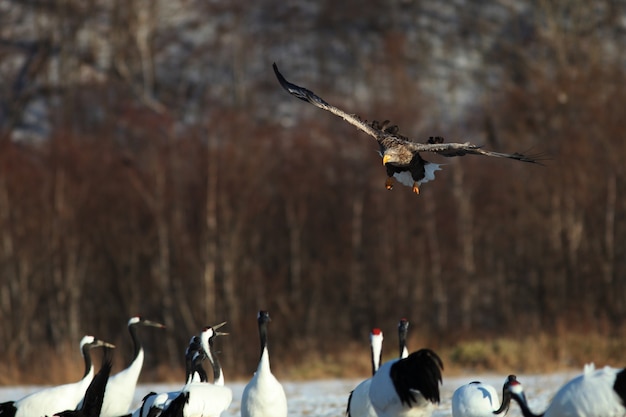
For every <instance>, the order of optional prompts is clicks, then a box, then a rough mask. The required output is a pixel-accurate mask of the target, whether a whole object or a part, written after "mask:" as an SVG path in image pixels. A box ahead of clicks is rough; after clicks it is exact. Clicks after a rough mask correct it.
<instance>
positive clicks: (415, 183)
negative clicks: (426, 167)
mask: <svg viewBox="0 0 626 417" xmlns="http://www.w3.org/2000/svg"><path fill="white" fill-rule="evenodd" d="M413 192H414V193H415V194H419V193H420V189H419V187H418V186H417V182H414V183H413Z"/></svg>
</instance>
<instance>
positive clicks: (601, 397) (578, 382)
mask: <svg viewBox="0 0 626 417" xmlns="http://www.w3.org/2000/svg"><path fill="white" fill-rule="evenodd" d="M621 371H622V369H619V368H611V367H608V366H606V367H604V368H601V369H595V366H594V365H593V364H589V365H586V366H585V368H584V371H583V373H582V374H581V375H579V376H577V377H575V378H574V379H572V380H570V381H569V382H568V383H566V384H565V385H563V387H562V388H561V389H559V391H557V393H556V394H555V395H554V398H553V399H552V402H551V403H550V405H549V406H548V409H547V410H546V412H545V413H544V417H557V416H558V417H623V416H625V415H626V408H625V407H624V404H623V402H622V400H621V398H620V397H619V395H618V394H617V393H616V392H615V390H614V389H613V385H614V384H615V378H616V376H617V374H618V373H619V372H621Z"/></svg>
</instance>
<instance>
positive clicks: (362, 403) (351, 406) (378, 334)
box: [348, 328, 383, 417]
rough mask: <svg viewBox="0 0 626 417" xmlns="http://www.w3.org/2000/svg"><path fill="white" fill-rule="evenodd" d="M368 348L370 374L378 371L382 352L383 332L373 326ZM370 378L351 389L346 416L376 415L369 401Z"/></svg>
mask: <svg viewBox="0 0 626 417" xmlns="http://www.w3.org/2000/svg"><path fill="white" fill-rule="evenodd" d="M370 348H371V354H372V376H374V374H375V373H376V371H378V368H379V367H380V362H381V358H382V354H383V332H382V331H381V330H380V329H378V328H374V329H372V331H371V332H370ZM371 382H372V379H371V378H367V379H366V380H364V381H361V383H359V385H357V386H356V388H354V390H352V392H351V393H350V397H348V416H350V417H376V412H375V411H374V408H373V407H372V403H371V402H370V384H371Z"/></svg>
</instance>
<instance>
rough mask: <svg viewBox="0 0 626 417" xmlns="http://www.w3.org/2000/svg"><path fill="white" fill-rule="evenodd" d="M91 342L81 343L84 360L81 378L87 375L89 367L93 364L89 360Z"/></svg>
mask: <svg viewBox="0 0 626 417" xmlns="http://www.w3.org/2000/svg"><path fill="white" fill-rule="evenodd" d="M91 348H92V346H91V344H90V343H86V344H84V345H83V352H82V353H83V360H84V361H85V372H84V373H83V378H85V377H86V376H87V375H89V372H90V371H91V367H92V365H93V362H92V361H91Z"/></svg>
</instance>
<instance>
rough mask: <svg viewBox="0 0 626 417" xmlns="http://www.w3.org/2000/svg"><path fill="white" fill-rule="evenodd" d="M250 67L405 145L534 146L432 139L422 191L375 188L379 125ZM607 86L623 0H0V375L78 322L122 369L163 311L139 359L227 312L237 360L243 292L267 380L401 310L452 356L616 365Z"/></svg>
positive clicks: (623, 204)
mask: <svg viewBox="0 0 626 417" xmlns="http://www.w3.org/2000/svg"><path fill="white" fill-rule="evenodd" d="M272 62H276V63H277V64H278V66H279V68H280V69H281V71H282V72H283V73H284V74H285V76H286V77H287V79H289V80H291V81H293V82H295V83H297V84H299V85H302V86H305V87H307V88H309V89H312V90H313V91H315V92H316V93H318V94H319V95H321V96H322V97H323V98H324V99H326V100H327V101H329V102H331V103H333V104H335V105H337V106H339V107H342V108H344V109H346V110H347V111H350V112H354V113H357V114H359V115H361V116H362V117H363V118H366V119H368V120H373V119H377V120H384V119H390V120H391V121H392V122H393V123H396V124H398V125H399V126H400V132H401V133H402V134H404V135H406V136H409V137H411V138H414V139H415V140H420V141H423V140H425V139H427V138H428V137H429V136H435V135H441V136H444V137H445V138H446V140H447V141H466V140H470V141H473V142H477V143H482V144H484V145H485V147H486V148H489V149H493V150H497V151H502V152H515V151H518V152H529V153H536V152H544V153H546V154H548V155H549V158H550V160H548V161H545V166H543V167H542V166H534V165H529V164H524V163H519V162H516V161H509V160H498V159H494V158H481V157H476V156H468V157H464V158H454V159H444V158H439V157H437V156H430V158H429V159H430V160H432V161H434V162H439V163H445V164H447V165H446V166H444V169H443V171H440V172H438V173H437V179H436V181H434V182H430V183H427V184H425V185H424V186H423V187H422V192H421V194H420V195H419V196H416V195H414V194H412V193H411V190H410V188H408V187H404V186H401V185H397V186H396V187H395V188H394V189H393V190H392V191H386V190H385V187H384V182H385V170H384V168H383V167H382V166H381V161H380V157H379V156H378V154H377V146H376V144H375V142H374V141H373V140H372V139H371V138H370V137H368V136H366V135H364V134H363V133H361V132H358V131H357V130H356V129H354V128H353V127H351V126H350V125H348V124H346V123H345V122H343V121H342V120H340V119H338V118H336V117H334V116H332V115H330V114H329V113H325V112H323V111H321V110H319V109H317V108H314V107H313V106H310V105H308V104H305V103H303V102H301V101H298V100H296V99H295V98H293V97H291V96H289V95H288V94H287V93H286V92H285V91H284V90H282V89H281V88H280V86H279V84H278V82H277V81H276V79H275V77H274V74H273V72H272V68H271V66H272ZM625 79H626V2H624V1H621V0H598V1H593V2H589V1H586V0H536V1H516V0H491V1H488V0H476V1H468V0H452V1H446V2H440V1H428V0H414V1H411V0H385V1H381V0H371V1H367V2H363V1H362V0H358V1H357V0H345V1H329V0H319V1H306V0H294V1H284V0H261V1H240V0H236V1H232V0H228V1H222V0H212V1H206V0H108V1H107V0H56V1H45V0H19V1H17V0H0V283H1V291H2V293H1V295H0V322H1V323H2V326H0V370H1V372H0V374H2V375H3V376H2V377H1V378H0V382H2V383H9V384H12V383H17V382H23V383H30V382H50V383H51V382H61V381H66V380H67V379H68V378H69V377H70V376H77V375H79V374H80V373H81V366H79V365H78V364H79V363H80V357H79V352H78V342H79V340H80V338H81V337H82V336H83V335H84V334H93V335H95V336H97V337H99V338H102V339H105V340H108V341H110V342H113V343H117V344H118V346H119V349H118V353H117V355H118V356H117V357H118V358H119V359H118V360H117V363H116V367H119V368H121V367H122V366H124V365H125V364H126V363H127V361H128V360H129V355H130V347H129V345H130V338H129V337H128V335H127V332H126V328H125V326H126V321H127V320H128V318H129V317H130V316H131V315H135V314H142V315H143V316H145V317H147V318H150V319H155V320H160V321H162V322H163V323H165V324H166V325H167V327H168V329H167V330H166V331H164V332H162V331H159V330H149V329H145V330H141V336H142V339H143V341H144V343H145V345H146V348H147V355H146V366H145V367H144V376H143V379H144V380H156V379H168V378H169V379H172V380H181V381H182V379H183V375H184V373H183V372H182V371H181V370H180V369H181V368H182V365H183V352H184V348H185V347H186V344H187V341H188V340H189V337H190V336H191V335H192V334H194V333H197V332H198V331H199V330H201V329H202V327H204V326H205V325H207V324H215V323H218V322H221V321H224V320H227V321H228V326H227V327H225V329H227V330H226V331H228V332H230V336H229V337H227V338H223V339H221V340H220V341H219V345H220V346H219V347H220V350H221V352H222V354H221V355H222V356H221V357H222V362H223V366H224V369H225V373H226V376H227V378H229V377H231V378H232V377H247V376H249V375H250V374H251V373H252V372H253V370H254V369H255V367H256V361H257V359H258V335H257V330H256V313H257V310H258V309H259V308H263V309H267V310H269V311H270V314H271V316H272V318H273V322H272V324H271V325H270V345H271V346H270V349H271V351H272V358H273V369H274V370H275V371H276V372H277V373H278V374H279V375H283V376H284V377H290V378H297V377H307V376H324V375H326V376H332V375H344V372H349V371H350V370H353V371H354V370H356V371H357V372H360V371H362V372H363V373H364V374H366V373H367V372H368V366H369V365H368V364H369V362H368V355H369V349H368V346H367V343H368V342H367V340H368V339H367V338H368V332H369V330H370V329H371V327H373V326H377V327H381V328H382V329H383V331H384V332H385V334H386V336H387V344H386V348H385V352H386V354H387V355H389V356H393V355H395V352H396V338H395V329H396V323H397V321H398V319H399V318H401V317H407V318H408V319H409V320H410V321H411V331H410V335H411V344H410V347H411V348H412V349H417V348H418V347H422V346H429V347H433V348H435V349H438V350H440V351H442V352H444V353H445V356H444V357H445V359H446V365H449V366H451V367H452V368H454V366H455V365H454V364H455V363H456V364H458V365H459V366H467V367H471V368H473V369H478V368H482V369H491V368H494V367H497V366H499V365H501V366H504V367H508V368H507V369H510V370H511V371H514V370H516V369H520V368H522V369H534V368H533V366H535V365H536V366H541V364H543V366H549V367H563V366H575V367H578V366H580V365H582V363H583V362H586V361H590V360H595V361H596V363H598V364H603V363H604V362H606V361H611V360H612V358H616V357H619V355H620V353H622V352H623V350H624V349H623V347H624V345H625V344H624V343H621V340H622V339H624V330H625V329H624V319H625V318H626V280H625V277H626V245H625V244H624V242H626V197H625V196H624V193H623V192H622V191H623V190H624V187H625V184H626V177H625V166H624V158H625V157H626V141H625V137H624V132H625V129H626V113H625V110H624V103H626V83H625ZM593 341H596V342H595V343H593ZM529 350H530V351H532V352H534V353H535V354H536V355H537V358H538V359H536V360H535V361H532V360H531V359H530V358H529V357H528V351H529ZM498 355H501V356H502V357H505V356H506V355H513V356H512V357H509V358H508V359H506V360H500V361H499V359H496V358H497V357H498ZM524 355H527V356H524ZM577 355H579V356H577ZM579 359H580V360H579ZM55 363H62V364H64V366H62V367H60V368H63V369H64V368H68V369H70V370H68V371H67V374H63V372H62V370H61V369H58V371H59V372H57V373H55V375H52V372H49V373H48V374H47V375H43V376H42V375H41V371H37V369H39V368H40V367H42V366H45V367H46V369H53V368H54V366H55V365H54V364H55ZM65 365H66V366H65ZM70 365H71V366H70ZM348 365H349V366H348ZM307 367H309V368H310V369H307ZM524 367H526V368H524ZM57 368H59V366H57ZM346 368H348V370H347V371H346ZM315 369H317V371H316V370H315ZM296 370H297V371H296ZM71 372H73V373H71ZM70 373H71V375H70Z"/></svg>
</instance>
